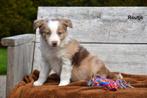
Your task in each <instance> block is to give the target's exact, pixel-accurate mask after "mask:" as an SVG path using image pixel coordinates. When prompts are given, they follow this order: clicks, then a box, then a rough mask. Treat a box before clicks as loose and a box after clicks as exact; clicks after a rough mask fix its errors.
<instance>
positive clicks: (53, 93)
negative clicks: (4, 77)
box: [9, 70, 147, 98]
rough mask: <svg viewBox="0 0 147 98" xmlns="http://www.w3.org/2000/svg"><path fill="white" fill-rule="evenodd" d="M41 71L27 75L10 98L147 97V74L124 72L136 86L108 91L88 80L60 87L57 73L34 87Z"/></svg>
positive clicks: (127, 78)
mask: <svg viewBox="0 0 147 98" xmlns="http://www.w3.org/2000/svg"><path fill="white" fill-rule="evenodd" d="M38 75H39V71H37V70H34V71H33V72H32V74H30V75H27V76H25V77H24V78H23V80H22V81H21V82H19V83H18V84H17V85H16V87H15V88H14V89H13V90H12V91H11V93H10V95H9V98H139V97H140V98H147V76H145V75H130V74H122V75H123V76H124V79H125V80H126V81H127V82H129V83H130V84H131V85H132V86H133V87H135V88H127V89H119V90H117V91H115V92H114V91H108V90H104V89H102V88H100V87H87V86H86V81H79V82H73V83H71V84H70V85H68V86H64V87H59V86H58V83H59V77H58V76H57V75H55V74H53V75H51V76H50V77H48V79H47V81H46V83H45V84H44V85H43V86H40V87H33V86H32V83H33V81H34V80H37V78H38Z"/></svg>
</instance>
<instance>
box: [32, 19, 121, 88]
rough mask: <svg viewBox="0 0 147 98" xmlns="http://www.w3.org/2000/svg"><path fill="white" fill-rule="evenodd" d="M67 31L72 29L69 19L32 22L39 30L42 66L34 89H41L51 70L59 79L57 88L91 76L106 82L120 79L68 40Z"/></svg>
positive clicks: (100, 62) (76, 44) (72, 41)
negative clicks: (106, 79)
mask: <svg viewBox="0 0 147 98" xmlns="http://www.w3.org/2000/svg"><path fill="white" fill-rule="evenodd" d="M67 27H70V28H72V22H71V21H70V20H69V19H53V20H35V21H34V28H35V29H37V28H39V32H40V35H41V37H40V41H41V42H40V45H41V46H40V47H41V54H42V57H41V58H42V61H43V64H42V65H41V70H40V74H39V78H38V80H37V81H35V82H34V86H40V85H43V83H44V82H45V81H46V79H47V77H48V75H49V73H50V72H51V70H53V71H54V72H56V73H57V74H58V75H59V76H60V83H59V86H64V85H68V84H69V83H70V80H71V81H79V80H89V79H90V78H91V77H92V76H94V75H100V76H103V77H107V78H112V79H118V78H122V76H121V74H119V73H112V72H110V71H109V69H108V68H107V67H106V66H105V64H104V63H103V61H101V60H100V59H98V58H97V57H96V56H94V55H92V54H90V53H89V52H88V51H87V50H86V49H85V48H84V47H82V46H81V45H80V44H79V42H78V41H77V40H74V39H71V38H69V36H68V32H67Z"/></svg>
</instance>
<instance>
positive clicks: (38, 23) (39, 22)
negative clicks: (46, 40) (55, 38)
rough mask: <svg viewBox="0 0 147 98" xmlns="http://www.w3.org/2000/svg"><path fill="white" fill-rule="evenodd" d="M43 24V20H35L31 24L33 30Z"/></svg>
mask: <svg viewBox="0 0 147 98" xmlns="http://www.w3.org/2000/svg"><path fill="white" fill-rule="evenodd" d="M44 22H45V21H44V20H35V21H34V24H33V27H34V29H37V28H38V27H41V26H42V25H43V24H44Z"/></svg>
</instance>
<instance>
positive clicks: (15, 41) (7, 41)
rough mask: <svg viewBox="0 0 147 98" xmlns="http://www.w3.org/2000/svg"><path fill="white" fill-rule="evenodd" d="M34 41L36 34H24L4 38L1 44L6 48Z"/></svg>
mask: <svg viewBox="0 0 147 98" xmlns="http://www.w3.org/2000/svg"><path fill="white" fill-rule="evenodd" d="M34 40H35V34H23V35H17V36H11V37H6V38H3V39H2V41H1V42H2V45H4V46H17V45H21V44H25V43H28V42H31V41H34Z"/></svg>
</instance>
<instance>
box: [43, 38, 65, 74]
mask: <svg viewBox="0 0 147 98" xmlns="http://www.w3.org/2000/svg"><path fill="white" fill-rule="evenodd" d="M64 51H65V49H64V48H60V47H50V46H49V45H48V44H47V43H46V42H45V41H44V40H41V53H42V57H43V60H44V61H45V62H46V66H49V67H50V68H51V69H52V70H54V71H55V72H56V73H57V74H60V72H61V67H62V63H63V60H62V57H63V54H64Z"/></svg>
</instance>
